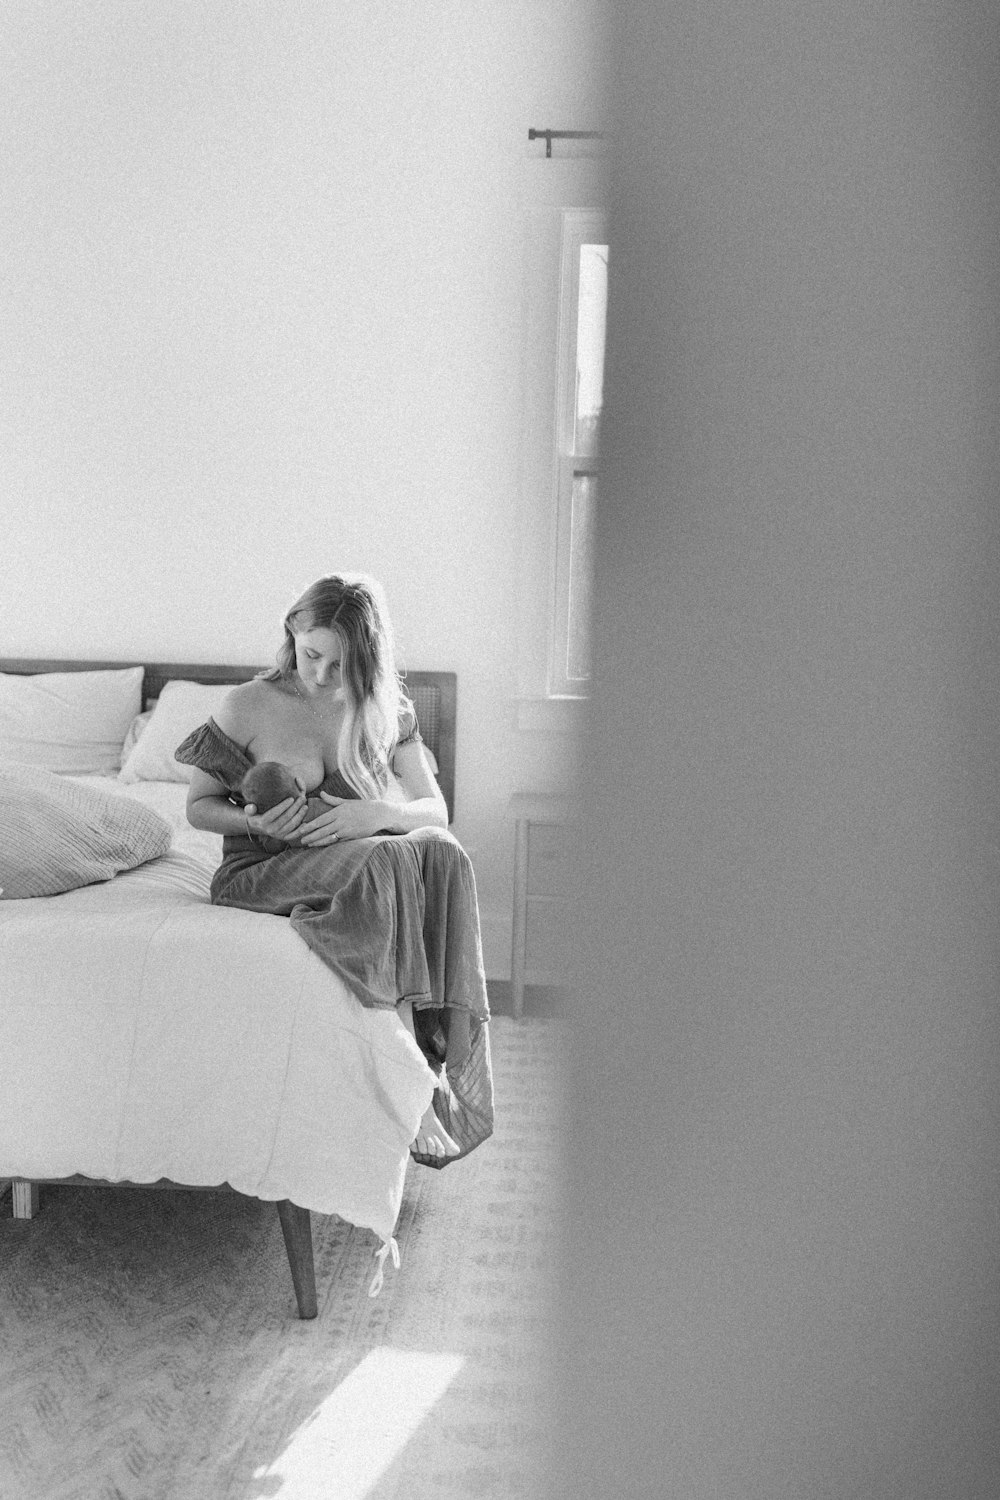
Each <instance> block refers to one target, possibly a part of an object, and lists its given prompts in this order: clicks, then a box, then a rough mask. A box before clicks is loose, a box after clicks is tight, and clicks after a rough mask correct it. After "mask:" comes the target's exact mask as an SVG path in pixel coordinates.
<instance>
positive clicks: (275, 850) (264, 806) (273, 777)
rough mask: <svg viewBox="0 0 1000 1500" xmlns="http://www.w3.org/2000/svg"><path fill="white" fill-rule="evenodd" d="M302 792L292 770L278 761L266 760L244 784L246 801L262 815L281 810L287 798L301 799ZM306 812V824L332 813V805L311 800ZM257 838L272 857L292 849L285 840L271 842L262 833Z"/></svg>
mask: <svg viewBox="0 0 1000 1500" xmlns="http://www.w3.org/2000/svg"><path fill="white" fill-rule="evenodd" d="M301 791H302V788H301V787H300V785H299V783H298V781H297V780H296V778H295V777H294V776H293V775H292V773H291V771H290V770H289V769H288V767H287V766H283V765H282V764H281V762H280V761H277V760H262V761H261V762H260V763H259V764H258V765H256V766H251V767H250V769H249V771H248V772H247V773H246V775H245V776H244V778H243V780H242V781H241V782H240V792H241V794H242V796H243V798H244V800H245V801H246V802H248V803H252V804H253V807H254V809H255V811H257V812H258V813H266V812H270V811H271V808H272V807H277V805H278V803H279V802H284V801H285V799H286V798H287V797H298V796H299V795H300V793H301ZM306 808H307V812H306V816H305V819H304V821H305V822H308V821H309V819H310V818H315V817H318V816H319V814H320V813H322V812H329V811H330V804H329V802H324V801H323V799H322V797H307V798H306ZM254 838H255V839H256V840H257V841H258V842H259V843H260V844H262V845H263V847H264V848H265V849H266V850H267V852H268V854H280V853H281V851H282V849H287V848H288V845H287V844H286V843H285V841H284V839H269V838H267V837H265V836H264V835H263V834H259V833H255V834H254Z"/></svg>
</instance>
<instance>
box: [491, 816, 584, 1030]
mask: <svg viewBox="0 0 1000 1500" xmlns="http://www.w3.org/2000/svg"><path fill="white" fill-rule="evenodd" d="M507 816H508V817H509V818H512V819H513V821H514V828H515V833H514V930H513V941H512V945H511V958H510V994H511V1005H512V1008H513V1012H514V1015H515V1016H520V1015H521V1013H522V1011H523V1009H524V987H525V985H526V984H540V985H559V984H565V983H566V980H567V978H568V974H569V958H570V952H569V944H570V937H569V922H568V920H567V919H568V916H569V894H570V886H571V882H570V835H571V828H572V824H573V816H574V815H573V804H572V803H571V802H570V801H568V800H567V799H566V798H563V797H544V796H539V795H534V794H532V793H519V794H518V795H517V796H514V797H512V798H511V799H510V802H509V803H508V806H507Z"/></svg>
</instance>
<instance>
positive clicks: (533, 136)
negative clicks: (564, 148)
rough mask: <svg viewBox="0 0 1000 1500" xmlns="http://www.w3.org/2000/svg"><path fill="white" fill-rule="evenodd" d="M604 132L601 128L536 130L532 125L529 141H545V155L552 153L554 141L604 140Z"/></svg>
mask: <svg viewBox="0 0 1000 1500" xmlns="http://www.w3.org/2000/svg"><path fill="white" fill-rule="evenodd" d="M603 139H604V132H603V131H600V130H535V129H534V127H532V128H531V129H530V130H529V131H528V140H529V141H544V142H545V155H546V156H551V155H552V142H553V141H602V140H603Z"/></svg>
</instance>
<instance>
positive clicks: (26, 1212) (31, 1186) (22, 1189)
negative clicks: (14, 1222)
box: [10, 1177, 38, 1219]
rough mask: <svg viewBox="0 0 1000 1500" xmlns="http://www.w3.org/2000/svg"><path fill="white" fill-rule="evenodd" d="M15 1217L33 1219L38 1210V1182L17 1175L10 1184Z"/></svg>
mask: <svg viewBox="0 0 1000 1500" xmlns="http://www.w3.org/2000/svg"><path fill="white" fill-rule="evenodd" d="M10 1192H11V1197H12V1199H13V1200H14V1218H15V1219H33V1218H34V1217H35V1215H36V1214H37V1212H38V1183H37V1182H27V1181H25V1179H24V1178H23V1177H15V1178H14V1181H13V1182H12V1183H11V1185H10Z"/></svg>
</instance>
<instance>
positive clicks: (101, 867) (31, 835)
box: [0, 766, 170, 901]
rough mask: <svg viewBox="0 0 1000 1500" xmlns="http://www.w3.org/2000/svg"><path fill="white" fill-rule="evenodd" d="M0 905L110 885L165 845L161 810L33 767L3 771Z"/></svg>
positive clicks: (0, 781) (163, 850)
mask: <svg viewBox="0 0 1000 1500" xmlns="http://www.w3.org/2000/svg"><path fill="white" fill-rule="evenodd" d="M0 828H2V830H3V836H2V838H0V887H2V889H0V900H4V901H12V900H18V899H20V898H23V897H27V896H54V895H56V894H57V893H58V892H59V891H71V890H75V888H76V887H77V886H79V885H92V884H93V883H94V881H97V880H110V879H111V877H112V876H113V875H117V874H118V872H119V871H120V870H132V869H134V868H135V867H136V865H142V864H145V863H146V861H147V860H150V859H157V858H158V857H159V856H160V855H161V854H166V853H167V851H168V849H169V848H170V826H169V824H168V823H167V822H166V820H165V819H163V818H161V817H160V815H159V813H155V812H153V810H152V809H151V808H149V807H143V805H142V804H141V803H140V802H133V801H132V800H131V798H129V797H123V796H122V795H121V794H120V793H115V792H106V791H104V790H103V789H102V788H100V787H94V786H81V785H80V784H79V782H76V781H72V780H70V779H68V778H67V777H64V776H56V775H53V774H52V773H51V772H50V771H40V770H37V769H36V768H35V767H34V766H11V767H5V768H3V769H0Z"/></svg>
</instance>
